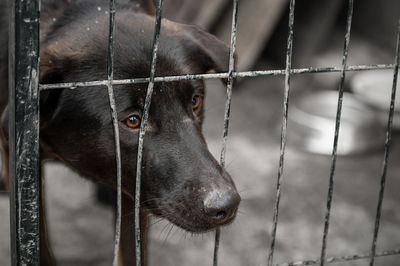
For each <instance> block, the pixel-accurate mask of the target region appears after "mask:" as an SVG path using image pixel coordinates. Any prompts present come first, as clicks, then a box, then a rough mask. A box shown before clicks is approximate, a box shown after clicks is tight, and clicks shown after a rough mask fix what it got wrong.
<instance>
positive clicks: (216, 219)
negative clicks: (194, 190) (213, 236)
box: [204, 188, 240, 226]
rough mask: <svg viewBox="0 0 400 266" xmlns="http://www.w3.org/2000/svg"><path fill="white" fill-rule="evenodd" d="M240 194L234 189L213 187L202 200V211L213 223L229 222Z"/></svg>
mask: <svg viewBox="0 0 400 266" xmlns="http://www.w3.org/2000/svg"><path fill="white" fill-rule="evenodd" d="M239 203H240V196H239V194H238V193H237V191H236V190H235V189H231V188H229V189H226V190H221V189H214V190H212V191H211V192H209V193H208V194H207V196H206V198H205V200H204V213H205V214H206V216H207V218H208V219H209V221H210V222H211V223H213V224H215V225H217V226H218V225H222V224H225V223H228V222H230V221H231V220H232V219H233V218H234V217H235V215H236V212H237V209H238V206H239Z"/></svg>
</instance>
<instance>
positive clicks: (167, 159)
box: [0, 0, 240, 265]
mask: <svg viewBox="0 0 400 266" xmlns="http://www.w3.org/2000/svg"><path fill="white" fill-rule="evenodd" d="M117 2H118V4H117V15H116V29H115V59H114V60H115V62H114V64H115V70H114V71H115V74H114V78H115V79H126V78H135V77H136V78H137V77H147V76H148V75H149V70H150V61H151V50H152V42H153V31H154V6H153V4H152V2H151V1H145V0H143V1H128V0H125V1H122V0H121V1H117ZM0 3H1V5H3V7H2V10H6V8H5V7H4V6H5V0H2V1H0ZM108 7H109V3H108V1H107V0H97V1H95V0H64V1H61V0H57V1H42V18H41V68H40V82H41V83H59V82H74V81H90V80H104V79H106V69H107V47H108V41H107V40H108V23H109V17H108ZM3 13H4V11H3ZM1 19H6V16H5V14H3V15H2V16H1ZM6 30H7V23H6V22H5V21H2V22H1V24H0V33H1V36H2V37H1V38H2V39H1V45H2V47H7V40H6V39H5V38H4V36H7V33H6ZM228 54H229V48H228V47H227V46H226V45H225V44H224V43H223V42H221V41H219V40H217V39H216V38H215V37H213V36H212V35H210V34H208V33H206V32H204V31H202V30H200V29H199V28H197V27H195V26H189V25H182V24H178V23H174V22H171V21H168V20H163V21H162V29H161V37H160V47H159V51H158V61H157V72H156V75H157V76H168V75H180V74H194V73H204V72H207V71H211V70H215V71H217V72H222V71H227V68H228ZM0 59H1V61H0V114H1V132H2V134H1V135H2V142H3V150H4V151H5V153H4V155H5V156H3V157H4V158H7V145H8V144H7V139H8V138H7V135H8V109H7V99H8V92H7V87H8V77H7V75H8V70H7V51H6V50H5V49H2V51H1V53H0ZM146 88H147V84H136V85H123V86H122V85H121V86H115V96H116V103H117V111H118V117H119V120H120V121H119V130H120V137H121V140H120V141H121V155H122V175H123V178H122V187H123V192H124V198H123V214H124V213H125V214H127V213H131V212H132V211H133V207H132V206H133V198H134V191H135V175H136V154H137V143H138V129H139V126H140V122H141V115H142V109H143V104H144V97H145V94H146ZM204 95H205V88H204V83H203V82H202V81H181V82H172V83H156V85H155V87H154V94H153V100H152V105H151V108H150V115H149V121H148V129H147V134H146V137H145V140H144V143H145V146H144V154H143V175H142V188H141V189H142V198H141V201H142V202H143V204H142V209H143V215H142V218H143V225H142V226H143V227H145V226H144V224H145V221H146V217H147V216H146V215H147V213H148V212H151V213H153V214H155V215H159V216H162V217H164V218H166V219H168V220H169V221H171V222H172V223H174V224H176V225H178V226H180V227H181V228H183V229H185V230H188V231H191V232H205V231H209V230H212V229H214V228H216V227H218V226H221V225H225V224H228V223H229V222H231V221H232V220H233V219H234V217H235V215H236V212H237V208H238V205H239V202H240V197H239V194H238V193H237V191H236V188H235V185H234V183H233V181H232V179H231V177H230V176H229V174H228V173H227V172H226V171H225V170H224V169H222V168H221V166H220V165H219V164H218V162H217V161H216V160H215V159H214V158H213V156H212V155H211V154H210V152H209V151H208V149H207V145H206V143H205V140H204V137H203V135H202V133H201V128H202V122H203V112H204ZM40 96H41V106H40V113H41V116H40V120H41V124H40V148H41V159H42V160H45V159H59V160H61V161H63V162H65V163H66V164H68V165H69V166H71V167H72V168H73V169H75V170H77V171H78V172H79V173H80V174H82V175H83V176H85V177H88V178H90V179H92V180H95V181H97V182H101V183H104V184H108V185H109V186H111V187H113V188H115V187H116V168H115V154H114V142H113V128H112V120H111V115H110V110H109V107H108V106H109V103H108V97H107V90H106V89H105V88H103V87H89V88H78V89H76V90H70V89H67V88H66V89H60V90H51V91H44V92H42V93H41V95H40ZM5 161H6V160H5ZM4 168H5V169H6V167H4ZM6 170H7V169H6ZM6 172H7V171H5V173H4V175H5V176H6V174H7V173H6ZM6 182H7V181H6ZM146 210H149V211H146ZM150 210H151V211H150ZM123 217H124V218H123V221H122V232H123V234H122V236H121V237H122V238H121V248H120V250H121V254H120V255H121V256H120V264H121V265H133V263H134V261H135V258H134V257H135V256H134V254H135V253H134V251H133V247H134V241H133V240H134V238H133V232H132V229H133V228H134V226H133V216H132V215H123ZM42 231H43V232H45V227H44V226H43V227H42ZM143 231H145V230H143ZM43 234H44V233H43ZM42 237H43V238H42V240H43V239H44V240H43V241H42V242H43V245H42V248H41V249H42V264H52V259H51V256H50V252H49V250H48V248H47V246H46V243H45V242H46V241H45V239H46V238H45V237H46V236H45V235H43V236H42Z"/></svg>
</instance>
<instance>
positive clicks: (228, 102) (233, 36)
mask: <svg viewBox="0 0 400 266" xmlns="http://www.w3.org/2000/svg"><path fill="white" fill-rule="evenodd" d="M238 6H239V0H233V15H232V31H231V45H230V49H229V70H228V82H227V86H226V102H225V114H224V132H223V137H222V148H221V157H220V163H221V166H222V168H224V167H225V155H226V142H227V140H228V129H229V118H230V113H231V102H232V87H233V72H234V71H235V48H236V33H237V20H238ZM220 237H221V229H220V228H217V229H216V231H215V244H214V258H213V265H214V266H217V265H218V250H219V241H220Z"/></svg>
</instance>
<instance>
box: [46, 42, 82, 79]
mask: <svg viewBox="0 0 400 266" xmlns="http://www.w3.org/2000/svg"><path fill="white" fill-rule="evenodd" d="M64 43H65V41H63V40H61V41H51V42H50V43H46V44H45V45H44V46H43V47H42V48H41V53H40V82H41V83H46V84H47V83H58V82H62V81H61V80H60V79H61V76H62V74H63V72H64V70H65V69H74V68H73V67H72V66H73V65H76V62H78V61H79V58H81V57H82V53H83V52H82V51H81V52H79V51H76V50H75V51H73V50H71V48H70V47H69V46H66V45H63V44H64ZM74 62H75V63H74Z"/></svg>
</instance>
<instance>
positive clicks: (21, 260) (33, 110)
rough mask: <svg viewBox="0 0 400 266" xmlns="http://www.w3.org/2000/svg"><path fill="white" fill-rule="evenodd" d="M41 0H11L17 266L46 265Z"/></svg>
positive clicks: (12, 200)
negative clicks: (42, 234) (42, 237)
mask: <svg viewBox="0 0 400 266" xmlns="http://www.w3.org/2000/svg"><path fill="white" fill-rule="evenodd" d="M39 8H40V4H39V0H24V1H22V0H15V1H10V37H9V40H10V41H9V47H10V49H9V51H10V56H9V75H10V76H9V82H10V84H9V87H10V94H9V114H10V117H9V121H10V122H9V126H10V128H9V140H10V142H9V145H10V153H9V159H10V211H11V215H10V217H11V218H10V220H11V252H12V256H11V261H12V265H40V256H39V254H40V251H39V239H40V237H39V236H40V232H39V230H40V216H39V209H40V194H39V192H40V180H39V178H40V176H39V18H40V11H39Z"/></svg>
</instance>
